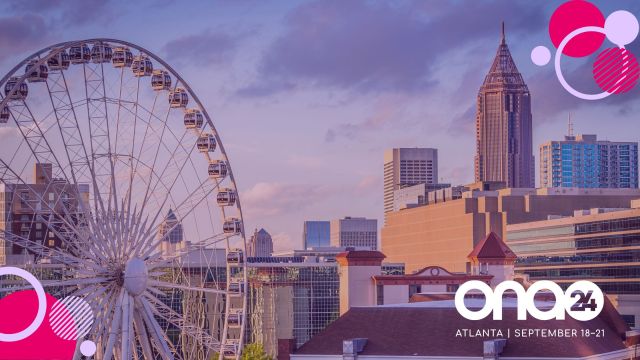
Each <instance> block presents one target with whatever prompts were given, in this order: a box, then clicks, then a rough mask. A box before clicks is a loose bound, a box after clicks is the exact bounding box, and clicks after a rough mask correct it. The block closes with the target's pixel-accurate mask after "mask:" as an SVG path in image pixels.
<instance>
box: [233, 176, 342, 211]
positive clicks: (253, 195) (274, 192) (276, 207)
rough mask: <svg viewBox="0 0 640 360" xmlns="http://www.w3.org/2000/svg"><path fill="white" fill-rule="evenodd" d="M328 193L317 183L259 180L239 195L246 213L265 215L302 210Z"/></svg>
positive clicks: (328, 191) (325, 188)
mask: <svg viewBox="0 0 640 360" xmlns="http://www.w3.org/2000/svg"><path fill="white" fill-rule="evenodd" d="M329 194H330V190H329V189H328V188H327V187H324V186H319V185H310V184H284V183H277V182H276V183H267V182H259V183H257V184H255V185H254V186H253V187H252V188H250V189H248V190H246V191H244V192H243V193H241V194H240V196H241V199H242V205H243V208H244V209H246V211H247V213H248V214H250V215H251V216H254V217H265V216H277V215H282V214H285V213H290V212H292V211H293V212H297V211H300V210H303V209H305V208H307V207H309V206H311V205H315V204H316V203H318V202H320V201H322V200H324V199H325V198H326V197H327V196H328V195H329Z"/></svg>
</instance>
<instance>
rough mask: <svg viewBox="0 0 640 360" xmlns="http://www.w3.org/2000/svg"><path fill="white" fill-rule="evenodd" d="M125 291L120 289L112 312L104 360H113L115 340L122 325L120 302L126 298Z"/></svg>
mask: <svg viewBox="0 0 640 360" xmlns="http://www.w3.org/2000/svg"><path fill="white" fill-rule="evenodd" d="M125 291H126V290H124V289H122V291H121V292H120V296H119V297H118V302H117V303H116V311H114V315H113V323H111V330H110V331H109V340H108V341H107V346H106V350H105V354H104V360H111V359H112V358H113V350H114V348H115V345H116V338H117V337H118V333H119V332H120V328H121V326H120V325H121V323H122V310H121V309H122V302H123V301H124V297H125V296H126V292H125Z"/></svg>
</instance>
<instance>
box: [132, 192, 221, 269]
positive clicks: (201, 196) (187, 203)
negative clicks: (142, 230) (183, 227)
mask: <svg viewBox="0 0 640 360" xmlns="http://www.w3.org/2000/svg"><path fill="white" fill-rule="evenodd" d="M217 188H218V183H217V182H216V183H214V182H211V181H208V182H205V183H202V184H200V186H198V187H197V188H196V189H195V190H194V191H193V192H191V194H189V195H188V196H187V197H186V198H185V199H184V200H183V201H182V202H181V203H180V204H179V205H178V206H177V207H176V209H175V213H176V214H178V216H180V218H182V219H185V218H186V217H188V216H189V215H191V213H192V212H193V211H194V210H195V209H196V207H197V206H198V205H199V204H200V203H202V201H205V200H206V199H207V198H209V196H211V193H213V191H215V190H216V189H217ZM160 211H161V210H158V212H157V213H156V216H155V217H154V221H153V222H152V223H151V224H152V225H151V226H150V228H149V230H148V231H147V233H146V234H145V236H144V238H143V239H142V240H141V241H140V245H144V246H145V247H146V249H147V250H146V251H145V252H144V253H143V256H142V257H143V258H144V257H147V256H150V255H151V253H152V252H153V251H155V250H156V249H157V247H158V246H159V244H160V243H161V242H162V240H164V238H166V236H167V235H168V234H170V233H171V230H173V229H174V228H175V227H176V226H178V224H176V225H174V226H173V227H171V228H170V229H169V230H168V231H167V232H166V234H165V236H164V237H163V238H160V239H158V241H156V242H155V243H153V244H150V243H149V242H150V241H151V240H152V239H153V233H157V230H158V228H159V226H160V224H158V225H157V226H154V225H155V221H156V219H157V218H158V216H159V215H160ZM143 248H144V247H142V246H138V247H136V248H135V251H136V254H139V252H140V251H141V250H142V249H143Z"/></svg>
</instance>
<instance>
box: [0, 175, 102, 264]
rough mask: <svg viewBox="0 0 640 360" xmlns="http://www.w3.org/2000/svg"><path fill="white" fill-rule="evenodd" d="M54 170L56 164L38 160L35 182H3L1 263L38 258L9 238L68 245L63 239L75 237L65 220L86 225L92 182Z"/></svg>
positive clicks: (0, 185) (0, 191) (0, 192)
mask: <svg viewBox="0 0 640 360" xmlns="http://www.w3.org/2000/svg"><path fill="white" fill-rule="evenodd" d="M53 170H54V169H53V165H52V164H49V163H36V164H35V165H34V168H33V183H31V184H28V183H20V182H17V181H16V183H10V182H8V181H7V182H5V181H3V182H2V183H0V265H2V264H14V265H21V264H23V263H24V262H26V261H33V260H38V259H35V258H34V256H35V255H34V254H31V253H29V252H27V251H26V250H25V248H24V247H21V246H18V245H16V244H10V243H8V242H6V243H5V239H6V238H9V237H13V236H15V237H19V238H23V239H26V240H28V241H31V242H35V243H38V244H41V245H43V246H45V247H48V248H61V247H64V246H65V245H66V244H65V243H64V241H63V239H64V238H69V239H70V238H71V237H72V236H73V235H72V233H73V230H72V229H69V228H68V225H65V222H67V221H68V220H69V219H70V220H71V223H73V224H74V225H75V226H78V227H79V226H82V222H81V219H82V217H83V215H82V208H84V209H88V208H89V185H88V184H79V185H75V184H71V183H69V182H68V181H66V180H65V179H59V178H55V177H54V175H53ZM83 204H84V206H83ZM63 219H66V220H63ZM36 258H37V256H36Z"/></svg>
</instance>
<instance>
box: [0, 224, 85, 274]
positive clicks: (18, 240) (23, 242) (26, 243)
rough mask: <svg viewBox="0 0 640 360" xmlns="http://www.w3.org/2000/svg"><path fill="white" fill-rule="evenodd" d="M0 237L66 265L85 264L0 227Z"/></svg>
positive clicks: (73, 257) (71, 256) (64, 253)
mask: <svg viewBox="0 0 640 360" xmlns="http://www.w3.org/2000/svg"><path fill="white" fill-rule="evenodd" d="M0 239H2V240H4V241H7V242H9V243H10V244H13V245H16V246H19V247H21V248H23V249H26V250H29V251H31V252H33V253H35V254H36V255H38V256H42V257H48V258H50V259H52V260H56V261H60V262H61V263H63V264H66V265H76V264H78V263H83V264H87V265H88V263H87V262H85V261H83V260H82V259H80V258H78V257H75V256H73V255H70V254H67V253H66V252H62V251H59V250H56V249H53V248H49V247H46V246H44V245H42V244H40V243H38V242H35V241H33V240H30V239H27V238H24V237H21V236H18V235H16V234H13V233H11V232H8V231H6V230H3V229H0Z"/></svg>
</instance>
